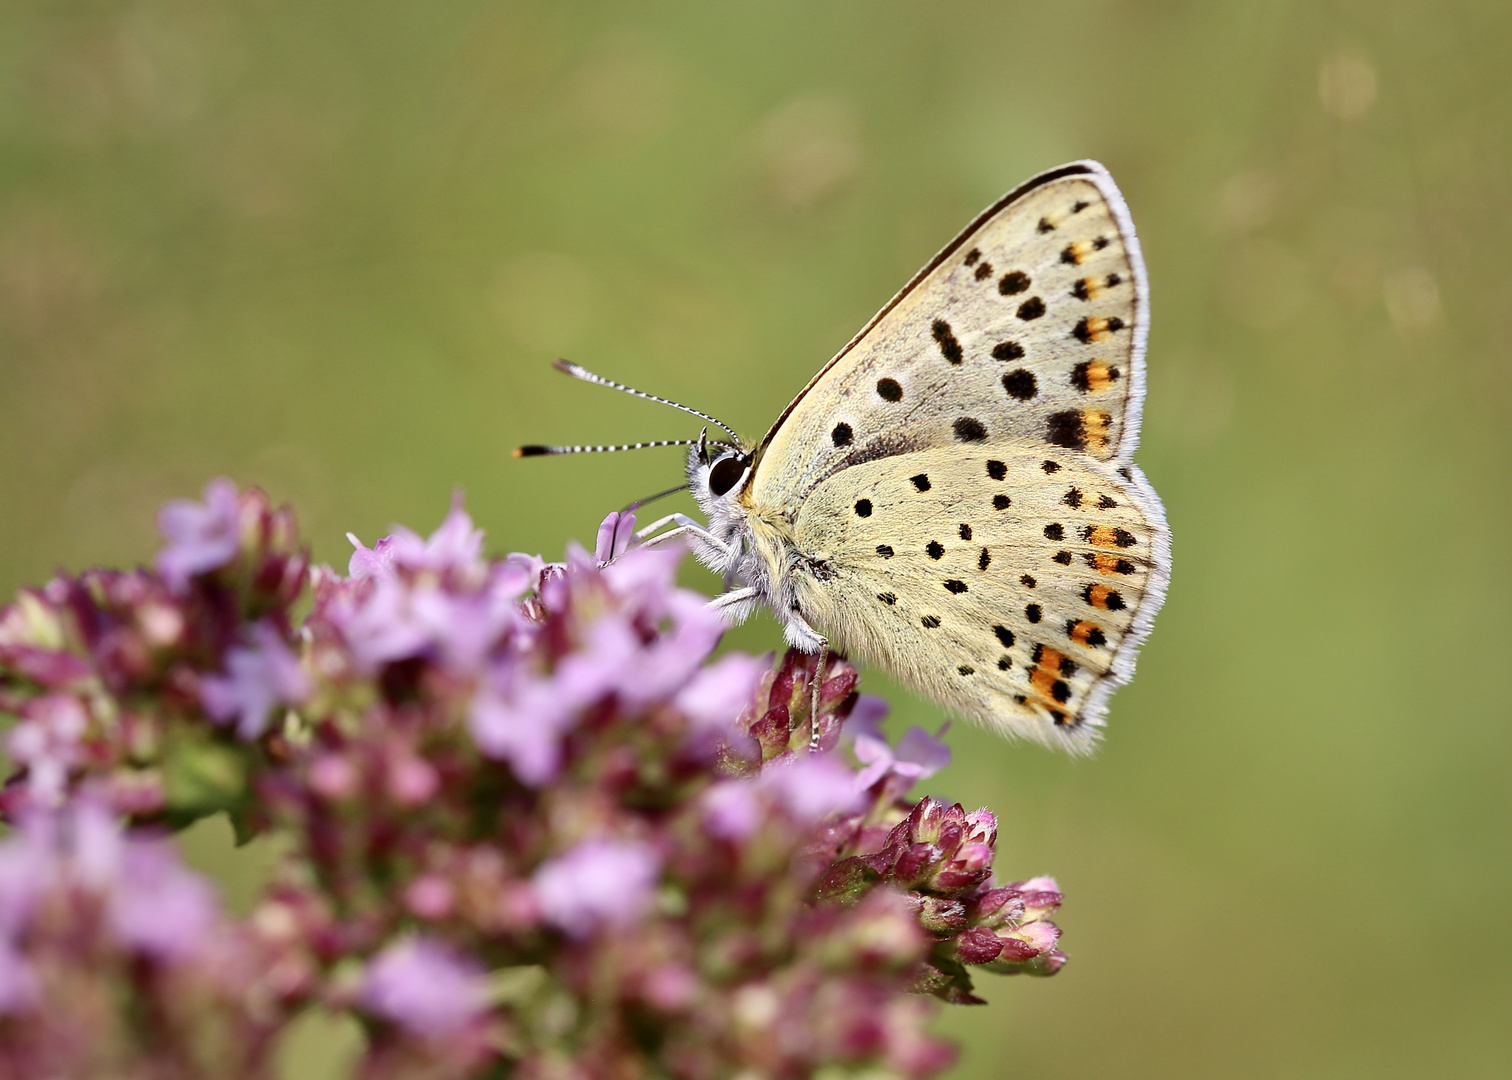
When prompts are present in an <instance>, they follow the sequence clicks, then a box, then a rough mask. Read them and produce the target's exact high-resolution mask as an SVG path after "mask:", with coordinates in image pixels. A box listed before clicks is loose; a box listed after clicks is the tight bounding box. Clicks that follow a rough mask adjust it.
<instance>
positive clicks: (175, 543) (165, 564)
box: [157, 479, 241, 592]
mask: <svg viewBox="0 0 1512 1080" xmlns="http://www.w3.org/2000/svg"><path fill="white" fill-rule="evenodd" d="M158 531H159V532H161V533H162V534H163V536H164V538H165V539H166V540H167V541H168V544H167V546H166V547H164V548H163V550H162V551H160V552H158V557H157V571H158V573H159V574H162V575H163V578H164V579H165V580H166V581H167V582H168V583H169V585H170V586H172V587H173V589H174V590H175V591H176V592H181V591H182V590H183V589H184V587H185V586H186V585H187V584H188V582H189V579H190V578H192V577H195V576H196V575H199V574H203V573H205V572H207V571H210V570H215V569H217V568H219V567H222V566H225V565H226V564H227V563H228V562H230V561H231V560H232V559H233V558H234V557H235V556H236V553H237V550H238V549H239V547H240V546H241V528H240V499H239V497H238V494H237V491H236V485H235V484H233V483H232V482H231V481H230V480H225V479H220V480H212V481H210V483H209V484H207V485H206V486H205V501H204V502H202V503H199V502H194V501H193V500H191V499H177V500H175V501H173V502H171V503H169V504H168V505H167V506H165V507H163V509H162V512H161V513H159V514H158Z"/></svg>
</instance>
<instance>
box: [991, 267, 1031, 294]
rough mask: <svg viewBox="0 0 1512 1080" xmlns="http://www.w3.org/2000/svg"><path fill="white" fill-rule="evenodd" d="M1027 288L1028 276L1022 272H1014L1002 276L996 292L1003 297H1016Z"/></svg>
mask: <svg viewBox="0 0 1512 1080" xmlns="http://www.w3.org/2000/svg"><path fill="white" fill-rule="evenodd" d="M1028 287H1029V275H1028V274H1026V273H1024V272H1023V271H1022V270H1014V271H1013V272H1012V273H1008V274H1004V275H1003V278H1002V280H1001V281H999V282H998V292H1000V293H1002V294H1003V295H1004V296H1017V295H1018V294H1019V293H1021V292H1023V291H1024V290H1025V289H1027V288H1028Z"/></svg>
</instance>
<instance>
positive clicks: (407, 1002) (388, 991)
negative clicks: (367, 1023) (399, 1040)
mask: <svg viewBox="0 0 1512 1080" xmlns="http://www.w3.org/2000/svg"><path fill="white" fill-rule="evenodd" d="M361 999H362V1004H363V1007H364V1008H366V1009H367V1010H368V1011H369V1012H370V1013H372V1014H373V1015H374V1016H377V1017H380V1018H382V1019H384V1020H388V1021H390V1022H392V1023H395V1024H398V1025H400V1026H401V1027H403V1028H406V1029H407V1030H409V1031H411V1032H413V1033H414V1034H416V1035H420V1036H423V1037H427V1038H437V1037H441V1036H446V1035H450V1034H452V1033H453V1032H455V1031H457V1030H458V1029H459V1028H463V1027H466V1026H467V1025H468V1024H469V1023H471V1022H472V1021H473V1020H475V1019H477V1018H478V1017H479V1016H480V1015H482V1014H483V1012H484V1011H485V1010H486V1009H487V1007H488V984H487V981H486V978H485V976H484V973H483V969H482V967H481V965H479V964H478V963H477V962H476V961H474V960H472V959H470V958H466V957H463V956H460V955H458V954H457V953H456V952H455V951H453V950H452V949H451V948H450V947H449V946H447V945H445V944H443V943H442V942H440V941H438V940H435V939H433V938H428V937H413V938H406V939H404V940H402V941H397V942H395V943H394V944H392V945H390V946H389V947H388V948H386V949H384V950H383V951H382V952H381V953H379V954H378V955H377V956H375V957H374V958H373V959H372V960H370V961H369V962H368V965H367V971H366V973H365V975H364V977H363V982H362V992H361Z"/></svg>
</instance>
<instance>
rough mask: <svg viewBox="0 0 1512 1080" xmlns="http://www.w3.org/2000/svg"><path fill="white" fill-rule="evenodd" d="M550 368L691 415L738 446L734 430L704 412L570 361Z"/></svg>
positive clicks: (559, 361) (560, 362) (555, 362)
mask: <svg viewBox="0 0 1512 1080" xmlns="http://www.w3.org/2000/svg"><path fill="white" fill-rule="evenodd" d="M551 366H552V367H554V368H556V369H557V370H558V371H560V372H563V373H565V374H567V375H571V376H572V377H573V378H574V379H582V380H583V381H584V382H591V383H597V384H598V385H599V386H607V387H609V388H610V389H611V390H619V391H621V392H623V393H626V394H630V395H632V396H634V397H638V398H645V399H646V400H647V401H657V402H660V403H661V404H663V405H670V406H672V407H673V408H674V409H681V410H682V411H683V412H685V413H692V414H693V415H694V416H696V417H698V418H699V419H701V420H707V421H708V422H709V423H711V424H714V425H715V426H717V427H722V428H724V429H725V431H727V432H729V433H730V438H732V439H734V440H735V444H736V445H737V446H739V445H740V436H739V435H737V434H736V433H735V429H734V428H732V427H730V425H729V424H726V423H725V422H724V421H722V420H716V419H714V417H712V416H710V415H709V414H708V413H706V412H699V411H698V410H697V409H690V408H688V406H686V405H684V404H682V403H681V402H677V401H673V400H671V399H670V398H664V397H657V396H656V395H655V394H648V393H646V392H645V391H643V390H637V389H635V388H634V387H633V386H626V385H625V384H624V383H617V382H614V381H613V380H611V379H606V378H604V377H603V376H602V375H595V374H594V373H593V372H591V371H589V370H588V369H587V368H585V367H581V366H580V365H578V364H574V363H573V362H572V361H571V360H554V361H552V364H551Z"/></svg>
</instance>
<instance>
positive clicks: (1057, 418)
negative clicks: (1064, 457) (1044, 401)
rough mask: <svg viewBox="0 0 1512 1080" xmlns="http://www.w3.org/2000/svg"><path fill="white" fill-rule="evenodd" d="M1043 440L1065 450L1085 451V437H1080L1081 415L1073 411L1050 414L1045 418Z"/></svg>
mask: <svg viewBox="0 0 1512 1080" xmlns="http://www.w3.org/2000/svg"><path fill="white" fill-rule="evenodd" d="M1045 429H1046V430H1045V438H1046V440H1047V441H1048V442H1051V443H1054V444H1055V445H1056V446H1064V447H1065V448H1066V449H1067V450H1085V449H1086V448H1087V440H1086V437H1085V436H1083V435H1082V414H1081V413H1079V412H1077V411H1076V410H1075V409H1067V410H1065V411H1064V412H1057V413H1051V414H1050V415H1049V416H1048V417H1046V418H1045Z"/></svg>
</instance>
